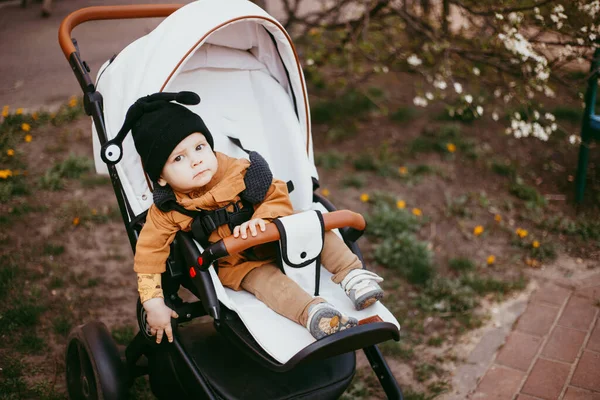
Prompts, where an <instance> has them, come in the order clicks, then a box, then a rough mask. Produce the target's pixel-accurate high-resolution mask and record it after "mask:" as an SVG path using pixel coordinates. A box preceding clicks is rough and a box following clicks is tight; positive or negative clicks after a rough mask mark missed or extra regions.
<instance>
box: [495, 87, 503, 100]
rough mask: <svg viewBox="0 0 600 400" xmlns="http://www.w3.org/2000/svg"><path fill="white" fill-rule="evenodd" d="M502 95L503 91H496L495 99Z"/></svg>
mask: <svg viewBox="0 0 600 400" xmlns="http://www.w3.org/2000/svg"><path fill="white" fill-rule="evenodd" d="M501 95H502V91H501V90H500V89H496V90H494V97H495V98H498V97H500V96H501Z"/></svg>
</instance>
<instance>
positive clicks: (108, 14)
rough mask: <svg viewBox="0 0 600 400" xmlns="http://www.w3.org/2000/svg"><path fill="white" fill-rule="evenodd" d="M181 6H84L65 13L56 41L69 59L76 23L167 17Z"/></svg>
mask: <svg viewBox="0 0 600 400" xmlns="http://www.w3.org/2000/svg"><path fill="white" fill-rule="evenodd" d="M181 7H183V4H139V5H131V6H95V7H86V8H82V9H80V10H77V11H74V12H72V13H71V14H69V15H67V16H66V17H65V19H63V21H62V22H61V24H60V28H58V43H60V47H61V49H62V51H63V53H64V54H65V57H67V60H69V57H70V56H71V54H73V53H74V52H75V46H73V42H72V41H71V31H72V30H73V28H75V27H76V26H77V25H79V24H82V23H84V22H87V21H98V20H105V19H132V18H157V17H167V16H169V15H171V14H173V13H174V12H175V11H177V10H178V9H180V8H181Z"/></svg>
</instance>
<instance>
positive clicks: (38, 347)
mask: <svg viewBox="0 0 600 400" xmlns="http://www.w3.org/2000/svg"><path fill="white" fill-rule="evenodd" d="M16 347H17V350H18V351H20V352H22V353H27V354H41V353H42V352H43V350H45V349H46V342H45V341H44V339H43V338H41V337H39V336H38V335H37V334H36V333H35V332H25V333H23V334H22V335H21V337H20V338H19V343H18V344H17V346H16Z"/></svg>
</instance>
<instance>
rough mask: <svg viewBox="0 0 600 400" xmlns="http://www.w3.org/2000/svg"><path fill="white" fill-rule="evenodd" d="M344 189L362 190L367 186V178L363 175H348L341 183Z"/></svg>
mask: <svg viewBox="0 0 600 400" xmlns="http://www.w3.org/2000/svg"><path fill="white" fill-rule="evenodd" d="M340 183H341V185H342V186H343V187H353V188H357V189H360V188H362V187H363V186H365V177H364V176H362V175H347V176H345V177H344V178H342V181H341V182H340Z"/></svg>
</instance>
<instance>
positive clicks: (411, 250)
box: [374, 232, 434, 285]
mask: <svg viewBox="0 0 600 400" xmlns="http://www.w3.org/2000/svg"><path fill="white" fill-rule="evenodd" d="M374 255H375V260H377V262H378V263H380V264H381V265H384V266H386V267H387V268H390V269H392V270H393V271H396V272H398V273H400V274H401V275H402V276H404V277H405V278H406V279H407V280H408V281H409V282H410V283H413V284H419V285H423V284H425V283H426V282H427V281H428V280H429V279H430V278H431V277H432V276H433V274H434V266H433V254H432V253H431V250H429V248H428V246H427V243H425V242H422V241H420V240H418V239H417V238H416V237H415V236H414V235H413V234H411V233H408V232H404V233H400V234H397V235H395V236H390V237H387V238H385V239H384V240H383V241H382V242H381V243H380V244H379V245H378V246H377V247H376V249H375V254H374Z"/></svg>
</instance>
